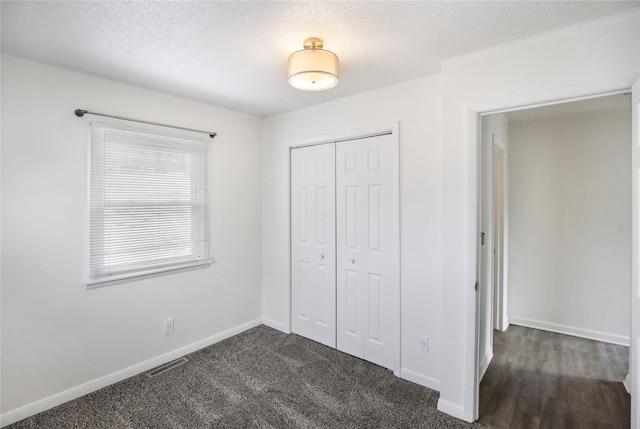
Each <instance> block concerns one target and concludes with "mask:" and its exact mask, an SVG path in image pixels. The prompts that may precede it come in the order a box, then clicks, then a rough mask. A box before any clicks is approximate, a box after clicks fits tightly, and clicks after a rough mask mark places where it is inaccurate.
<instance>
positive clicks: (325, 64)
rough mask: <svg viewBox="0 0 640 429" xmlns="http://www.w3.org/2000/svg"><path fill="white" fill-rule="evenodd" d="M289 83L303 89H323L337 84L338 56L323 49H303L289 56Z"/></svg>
mask: <svg viewBox="0 0 640 429" xmlns="http://www.w3.org/2000/svg"><path fill="white" fill-rule="evenodd" d="M289 84H290V85H291V86H293V87H294V88H297V89H302V90H304V91H323V90H325V89H329V88H333V87H334V86H336V85H337V84H338V57H337V55H336V54H334V53H333V52H331V51H325V50H324V49H304V50H302V51H297V52H294V53H293V54H291V55H290V56H289Z"/></svg>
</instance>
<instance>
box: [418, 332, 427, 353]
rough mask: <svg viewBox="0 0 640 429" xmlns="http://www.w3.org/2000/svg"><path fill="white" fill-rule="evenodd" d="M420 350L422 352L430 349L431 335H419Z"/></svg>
mask: <svg viewBox="0 0 640 429" xmlns="http://www.w3.org/2000/svg"><path fill="white" fill-rule="evenodd" d="M418 350H420V351H421V352H428V351H429V337H426V336H424V335H418Z"/></svg>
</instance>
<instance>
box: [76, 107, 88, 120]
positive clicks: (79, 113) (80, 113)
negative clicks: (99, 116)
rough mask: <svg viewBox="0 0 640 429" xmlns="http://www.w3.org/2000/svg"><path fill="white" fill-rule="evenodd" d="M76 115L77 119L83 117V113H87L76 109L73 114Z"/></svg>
mask: <svg viewBox="0 0 640 429" xmlns="http://www.w3.org/2000/svg"><path fill="white" fill-rule="evenodd" d="M74 113H75V114H76V116H77V117H78V118H82V117H83V116H84V114H85V113H87V111H86V110H82V109H76V111H75V112H74Z"/></svg>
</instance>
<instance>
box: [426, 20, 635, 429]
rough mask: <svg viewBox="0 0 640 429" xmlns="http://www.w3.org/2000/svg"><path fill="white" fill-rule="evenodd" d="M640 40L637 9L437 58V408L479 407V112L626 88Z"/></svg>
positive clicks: (468, 412) (465, 413)
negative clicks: (440, 171) (439, 64)
mask: <svg viewBox="0 0 640 429" xmlns="http://www.w3.org/2000/svg"><path fill="white" fill-rule="evenodd" d="M639 45H640V12H638V11H634V12H632V13H628V14H623V15H619V16H615V17H613V18H609V19H604V20H600V21H596V22H593V23H588V24H585V25H581V26H577V27H573V28H569V29H565V30H561V31H556V32H552V33H548V34H545V35H541V36H538V37H534V38H530V39H527V40H523V41H520V42H514V43H510V44H506V45H501V46H498V47H495V48H493V49H488V50H485V51H482V52H478V53H475V54H472V55H466V56H463V57H458V58H454V59H451V60H449V61H445V62H443V63H442V74H441V77H442V97H443V112H442V115H443V129H442V132H443V162H444V164H443V189H444V193H443V207H444V212H443V284H442V309H441V312H442V313H441V314H442V322H441V325H442V336H441V338H442V366H441V373H440V385H441V389H440V399H439V402H438V408H439V409H440V410H442V411H445V412H447V413H449V414H452V415H454V416H457V417H460V418H462V419H465V420H468V421H470V420H473V419H474V418H475V417H476V416H475V406H474V404H475V396H474V391H475V377H476V364H475V329H476V320H475V306H476V294H475V292H474V284H475V281H476V246H477V237H478V235H477V233H478V230H477V192H478V191H477V190H478V169H477V161H478V119H477V113H478V112H488V111H492V110H498V109H503V108H512V107H515V106H522V105H527V104H533V103H539V102H545V101H549V100H554V99H562V98H566V97H576V96H583V95H586V94H594V93H598V92H601V91H610V90H614V89H620V88H629V87H631V85H632V84H633V82H634V81H635V80H636V78H637V76H638V70H639V65H640V58H639V57H640V56H639V54H640V46H639Z"/></svg>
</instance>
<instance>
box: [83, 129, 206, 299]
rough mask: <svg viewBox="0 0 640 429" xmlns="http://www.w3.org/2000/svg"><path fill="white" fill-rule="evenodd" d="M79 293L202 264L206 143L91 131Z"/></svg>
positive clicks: (147, 134)
mask: <svg viewBox="0 0 640 429" xmlns="http://www.w3.org/2000/svg"><path fill="white" fill-rule="evenodd" d="M90 155H91V156H90V164H91V165H90V186H89V192H90V207H89V279H88V281H87V282H86V284H87V288H92V287H97V286H100V285H102V284H103V283H105V282H113V281H116V280H123V279H128V278H132V277H138V276H143V275H149V274H156V273H160V272H165V271H170V270H176V269H182V268H189V267H193V266H198V265H205V264H210V263H211V260H210V259H209V240H208V237H209V233H208V218H209V215H208V189H207V182H208V173H207V167H208V142H206V141H198V140H191V139H187V138H178V137H170V136H165V135H159V134H153V133H150V132H146V131H144V132H143V131H133V130H128V129H120V128H115V127H112V126H108V125H102V124H92V125H91V150H90Z"/></svg>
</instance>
